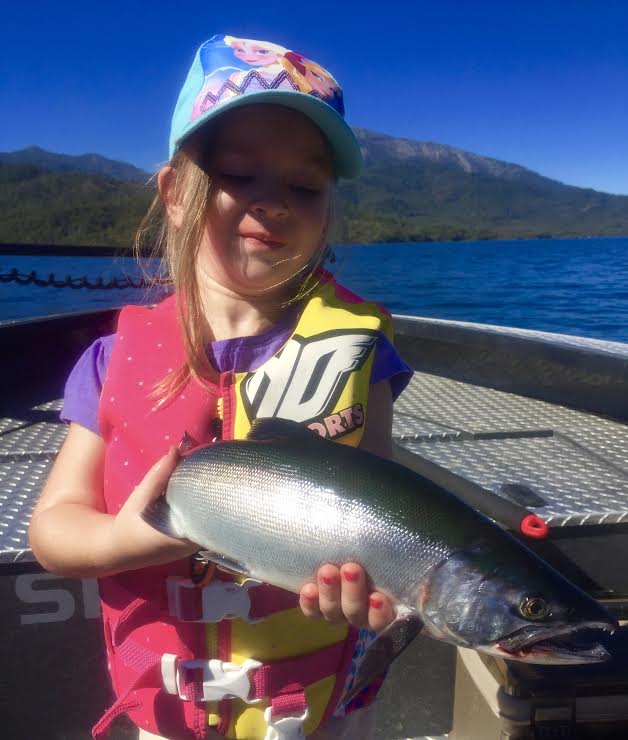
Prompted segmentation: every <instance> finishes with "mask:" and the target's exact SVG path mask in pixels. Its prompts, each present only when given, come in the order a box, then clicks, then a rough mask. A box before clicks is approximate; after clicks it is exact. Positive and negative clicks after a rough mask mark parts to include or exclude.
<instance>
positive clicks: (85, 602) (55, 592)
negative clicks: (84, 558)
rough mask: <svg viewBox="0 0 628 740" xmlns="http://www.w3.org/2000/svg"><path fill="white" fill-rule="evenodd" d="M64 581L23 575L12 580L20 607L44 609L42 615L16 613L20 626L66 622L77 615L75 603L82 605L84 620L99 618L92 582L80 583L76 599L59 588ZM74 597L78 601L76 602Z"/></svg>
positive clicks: (48, 574) (54, 577)
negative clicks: (33, 605)
mask: <svg viewBox="0 0 628 740" xmlns="http://www.w3.org/2000/svg"><path fill="white" fill-rule="evenodd" d="M67 580H68V579H67V578H62V577H61V576H55V575H53V574H52V573H26V574H23V575H19V576H17V577H16V579H15V595H16V596H17V598H18V600H19V601H21V602H22V603H24V604H42V606H45V607H47V608H46V609H43V610H42V611H36V612H33V611H31V610H29V611H28V612H27V613H20V615H19V616H20V624H22V625H27V624H46V623H50V622H67V621H68V619H71V618H72V617H73V616H74V614H75V612H76V611H77V600H80V601H81V602H82V604H80V605H79V609H80V608H81V606H82V612H83V613H82V615H80V616H83V617H84V618H85V619H98V618H99V617H100V601H99V598H98V584H97V581H96V579H95V578H83V579H81V593H80V596H78V594H76V593H75V591H73V590H71V589H68V588H59V586H62V585H63V584H64V583H65V584H67ZM77 597H78V598H77Z"/></svg>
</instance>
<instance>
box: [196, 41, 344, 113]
mask: <svg viewBox="0 0 628 740" xmlns="http://www.w3.org/2000/svg"><path fill="white" fill-rule="evenodd" d="M199 56H200V62H201V66H202V69H203V73H204V80H203V85H202V87H201V89H200V91H199V93H198V95H197V97H196V99H195V101H194V105H193V107H192V115H191V119H190V120H192V121H194V120H196V119H197V118H198V117H199V116H200V115H201V114H202V113H204V112H205V111H207V110H209V109H210V108H213V107H214V106H216V105H220V103H222V102H224V101H226V100H229V99H231V98H234V97H238V96H240V95H245V94H247V93H253V92H260V91H262V90H291V91H294V92H303V93H308V94H309V95H313V96H315V97H317V98H319V99H321V100H323V101H324V102H326V103H328V104H329V105H330V106H332V107H333V108H335V109H336V110H337V111H338V113H340V114H341V115H343V114H344V106H343V102H342V93H341V91H340V87H339V85H338V83H337V82H336V80H334V78H333V77H332V76H331V75H330V74H329V72H327V70H325V69H324V68H323V67H321V66H320V65H318V64H316V63H315V62H312V61H311V60H309V59H307V58H306V57H304V56H302V55H301V54H297V53H296V52H293V51H290V50H288V49H285V48H284V47H283V46H278V45H277V44H272V43H270V42H267V41H254V40H252V39H241V38H237V37H235V36H223V35H219V36H214V37H213V38H211V39H210V40H209V41H207V42H205V44H203V46H202V47H201V49H200V51H199Z"/></svg>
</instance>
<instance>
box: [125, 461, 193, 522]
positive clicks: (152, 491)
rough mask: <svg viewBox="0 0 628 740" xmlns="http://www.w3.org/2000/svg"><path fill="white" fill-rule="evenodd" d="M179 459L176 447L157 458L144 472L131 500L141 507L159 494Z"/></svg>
mask: <svg viewBox="0 0 628 740" xmlns="http://www.w3.org/2000/svg"><path fill="white" fill-rule="evenodd" d="M180 459H181V455H180V454H179V451H178V450H177V448H176V447H171V448H170V449H169V450H168V452H167V453H166V454H165V455H164V456H163V457H162V458H161V459H159V460H157V462H156V463H155V464H154V465H153V467H152V468H151V469H150V470H149V471H148V473H146V475H145V476H144V478H142V481H141V483H140V484H139V485H138V486H137V487H136V488H135V489H134V490H133V493H132V494H131V496H132V497H133V502H134V503H135V504H136V505H137V506H138V507H139V508H141V509H143V508H144V506H145V505H146V504H148V503H149V502H150V501H152V500H153V499H156V498H158V497H159V496H161V494H162V493H163V492H164V490H165V488H166V486H167V485H168V481H169V480H170V476H171V475H172V473H173V472H174V469H175V468H176V467H177V464H178V462H179V460H180ZM131 496H130V497H129V499H130V498H131Z"/></svg>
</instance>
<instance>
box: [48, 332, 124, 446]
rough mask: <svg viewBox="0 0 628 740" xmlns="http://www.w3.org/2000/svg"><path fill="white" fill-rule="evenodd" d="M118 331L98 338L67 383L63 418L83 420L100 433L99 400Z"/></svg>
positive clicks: (81, 421)
mask: <svg viewBox="0 0 628 740" xmlns="http://www.w3.org/2000/svg"><path fill="white" fill-rule="evenodd" d="M114 339H115V334H110V335H109V336H106V337H101V338H100V339H97V340H96V341H95V342H94V343H93V344H91V345H90V346H89V347H88V348H87V349H86V350H85V352H83V354H82V355H81V356H80V357H79V359H78V362H77V363H76V365H75V366H74V368H73V369H72V372H71V373H70V375H69V376H68V379H67V381H66V384H65V394H64V397H63V407H62V409H61V420H62V421H65V422H66V423H69V422H71V421H74V422H76V423H77V424H80V425H81V426H83V427H85V428H86V429H89V430H91V431H92V432H95V433H96V434H100V432H99V429H98V404H99V403H100V392H101V391H102V387H103V383H104V382H105V376H106V374H107V368H108V367H109V359H110V357H111V350H112V349H113V342H114Z"/></svg>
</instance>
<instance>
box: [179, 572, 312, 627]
mask: <svg viewBox="0 0 628 740" xmlns="http://www.w3.org/2000/svg"><path fill="white" fill-rule="evenodd" d="M167 589H168V611H169V612H170V616H172V617H175V618H176V619H178V620H179V621H181V622H219V621H220V620H221V619H234V618H236V617H238V618H240V619H243V620H244V621H246V622H249V623H254V622H259V621H261V620H262V619H264V617H267V616H268V615H269V614H273V613H275V612H279V611H284V610H286V609H294V608H295V607H297V606H298V605H299V597H298V596H297V595H296V594H293V593H291V592H290V591H286V590H285V589H283V588H276V587H275V586H268V585H266V584H262V583H261V581H256V580H254V579H252V578H247V579H246V580H245V581H243V582H242V583H241V584H238V583H234V582H233V581H223V580H217V579H215V580H213V581H211V582H210V583H209V584H208V585H206V586H203V587H202V588H199V587H198V586H197V585H196V584H194V583H193V581H191V580H189V579H187V578H177V577H175V576H173V577H171V578H169V579H168V584H167Z"/></svg>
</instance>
